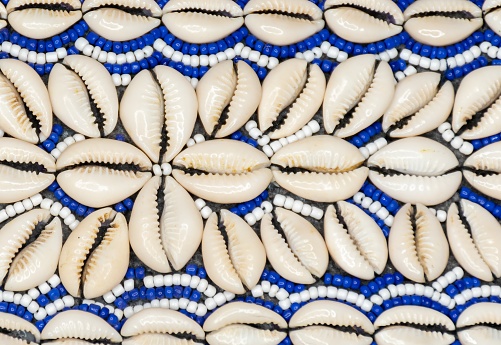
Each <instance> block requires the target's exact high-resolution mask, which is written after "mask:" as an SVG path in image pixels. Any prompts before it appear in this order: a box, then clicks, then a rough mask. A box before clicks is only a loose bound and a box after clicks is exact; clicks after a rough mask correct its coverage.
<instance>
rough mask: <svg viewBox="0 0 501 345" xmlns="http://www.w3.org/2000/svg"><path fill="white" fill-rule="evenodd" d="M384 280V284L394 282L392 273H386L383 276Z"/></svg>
mask: <svg viewBox="0 0 501 345" xmlns="http://www.w3.org/2000/svg"><path fill="white" fill-rule="evenodd" d="M383 279H384V282H385V284H386V285H390V284H394V283H395V277H393V274H391V273H386V274H385V275H384V276H383Z"/></svg>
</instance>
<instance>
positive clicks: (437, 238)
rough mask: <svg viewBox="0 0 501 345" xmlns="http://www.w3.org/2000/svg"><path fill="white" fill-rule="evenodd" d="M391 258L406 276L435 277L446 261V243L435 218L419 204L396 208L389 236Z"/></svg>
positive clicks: (419, 280) (396, 267) (431, 278)
mask: <svg viewBox="0 0 501 345" xmlns="http://www.w3.org/2000/svg"><path fill="white" fill-rule="evenodd" d="M388 251H389V252H390V260H391V262H392V264H393V266H394V267H395V269H397V270H398V272H400V273H402V274H403V275H404V276H405V277H406V278H407V279H410V280H412V281H415V282H418V283H424V282H425V281H432V280H435V279H437V278H438V277H439V276H440V275H441V274H442V272H443V271H444V270H445V267H446V266H447V262H448V261H449V244H448V243H447V238H445V234H444V231H443V230H442V226H441V225H440V222H439V221H438V219H437V217H436V216H435V215H434V214H433V213H431V211H430V210H429V209H428V208H427V207H426V206H424V205H422V204H417V205H411V204H405V205H404V206H402V208H401V209H400V210H399V211H398V213H397V214H396V216H395V219H394V220H393V225H392V227H391V230H390V236H389V238H388Z"/></svg>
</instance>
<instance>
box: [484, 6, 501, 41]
mask: <svg viewBox="0 0 501 345" xmlns="http://www.w3.org/2000/svg"><path fill="white" fill-rule="evenodd" d="M500 9H501V2H500V1H499V0H486V1H485V2H484V4H483V6H482V11H483V12H484V19H485V22H486V23H487V25H488V26H489V27H490V28H491V29H492V31H494V32H495V33H499V32H501V11H500Z"/></svg>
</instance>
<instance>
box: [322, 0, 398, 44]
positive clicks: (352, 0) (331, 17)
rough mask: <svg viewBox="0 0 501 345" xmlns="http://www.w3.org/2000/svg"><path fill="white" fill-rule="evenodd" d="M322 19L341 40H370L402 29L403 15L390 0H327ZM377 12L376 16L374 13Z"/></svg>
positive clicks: (374, 40)
mask: <svg viewBox="0 0 501 345" xmlns="http://www.w3.org/2000/svg"><path fill="white" fill-rule="evenodd" d="M324 10H325V20H326V21H327V25H328V26H329V28H330V29H331V30H332V31H333V32H334V33H335V34H336V35H338V36H340V37H342V38H343V39H345V40H348V41H350V42H356V43H364V44H365V43H372V42H377V41H382V40H384V39H385V38H388V37H391V36H395V35H397V34H399V33H400V32H401V31H402V24H403V23H404V15H403V13H402V11H401V10H400V8H398V6H397V4H396V3H394V2H393V1H391V0H327V1H326V2H325V5H324ZM374 13H377V14H378V15H379V17H375V16H374Z"/></svg>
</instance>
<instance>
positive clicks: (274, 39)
mask: <svg viewBox="0 0 501 345" xmlns="http://www.w3.org/2000/svg"><path fill="white" fill-rule="evenodd" d="M244 15H245V26H247V28H248V29H249V31H250V32H251V34H253V35H254V36H256V37H257V38H258V39H260V40H261V41H263V42H266V43H270V44H275V45H278V46H286V45H289V44H294V43H297V42H299V41H302V40H304V39H305V38H308V37H310V36H312V35H314V34H316V33H317V32H319V31H320V30H322V29H323V28H324V25H325V22H324V21H323V20H322V10H321V9H320V8H318V6H316V5H315V4H314V3H312V2H310V1H305V0H250V1H249V2H248V3H247V5H245V8H244Z"/></svg>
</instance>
